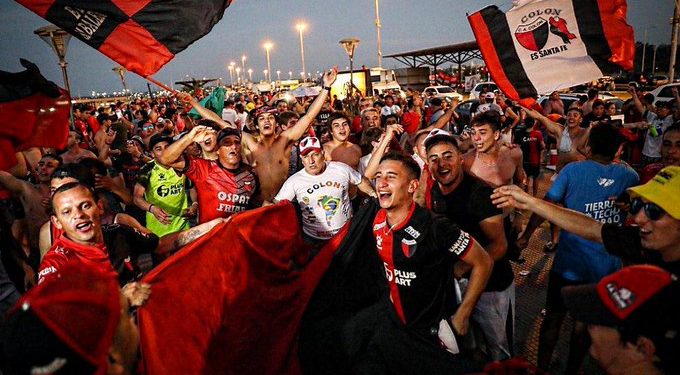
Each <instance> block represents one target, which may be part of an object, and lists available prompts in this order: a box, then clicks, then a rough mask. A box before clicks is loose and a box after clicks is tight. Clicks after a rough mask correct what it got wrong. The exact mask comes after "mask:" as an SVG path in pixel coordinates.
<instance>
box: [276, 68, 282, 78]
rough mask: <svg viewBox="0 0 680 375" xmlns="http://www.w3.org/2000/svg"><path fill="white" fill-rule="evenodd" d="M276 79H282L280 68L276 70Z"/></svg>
mask: <svg viewBox="0 0 680 375" xmlns="http://www.w3.org/2000/svg"><path fill="white" fill-rule="evenodd" d="M276 80H277V81H280V80H281V71H280V70H277V71H276Z"/></svg>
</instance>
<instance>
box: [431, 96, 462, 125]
mask: <svg viewBox="0 0 680 375" xmlns="http://www.w3.org/2000/svg"><path fill="white" fill-rule="evenodd" d="M456 107H458V99H453V100H452V101H451V106H450V107H449V108H448V109H447V110H446V111H445V112H444V114H443V115H441V116H440V117H439V118H438V119H437V121H436V122H435V123H434V124H432V125H430V126H428V127H426V128H424V129H423V130H432V129H441V128H443V127H444V126H446V124H448V123H449V121H450V120H451V117H452V116H455V117H456V118H457V117H458V114H457V113H456Z"/></svg>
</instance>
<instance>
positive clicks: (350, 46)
mask: <svg viewBox="0 0 680 375" xmlns="http://www.w3.org/2000/svg"><path fill="white" fill-rule="evenodd" d="M359 42H360V40H359V39H357V38H346V39H343V40H341V41H340V45H341V46H342V48H344V49H345V52H347V56H349V88H348V89H347V96H349V99H350V105H351V104H352V102H353V98H354V96H353V94H354V50H355V49H356V48H357V46H358V45H359ZM352 109H353V108H352Z"/></svg>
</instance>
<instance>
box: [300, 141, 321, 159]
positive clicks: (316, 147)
mask: <svg viewBox="0 0 680 375" xmlns="http://www.w3.org/2000/svg"><path fill="white" fill-rule="evenodd" d="M321 150H323V148H322V147H321V142H319V139H318V138H317V137H305V138H304V139H303V140H302V141H300V155H307V154H308V153H310V152H312V151H321Z"/></svg>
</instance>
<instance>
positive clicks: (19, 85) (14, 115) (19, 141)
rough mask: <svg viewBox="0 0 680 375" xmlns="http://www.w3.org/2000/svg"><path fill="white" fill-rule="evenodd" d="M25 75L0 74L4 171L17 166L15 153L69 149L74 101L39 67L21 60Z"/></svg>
mask: <svg viewBox="0 0 680 375" xmlns="http://www.w3.org/2000/svg"><path fill="white" fill-rule="evenodd" d="M20 61H21V65H22V66H23V67H24V68H26V70H24V71H23V72H19V73H10V72H4V71H0V113H2V117H3V124H2V126H0V169H2V170H5V169H8V168H10V167H12V166H13V165H15V164H16V159H15V153H16V152H17V151H22V150H25V149H27V148H30V147H55V148H58V149H62V148H64V147H65V146H66V142H67V138H68V130H69V128H68V126H69V116H70V105H69V102H70V100H71V98H70V97H69V95H68V92H66V91H65V90H63V89H61V88H59V87H58V86H57V85H55V84H54V83H53V82H50V81H48V80H47V79H45V77H43V76H42V75H41V74H40V70H39V69H38V67H37V66H36V65H35V64H33V63H31V62H30V61H27V60H24V59H21V60H20Z"/></svg>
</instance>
